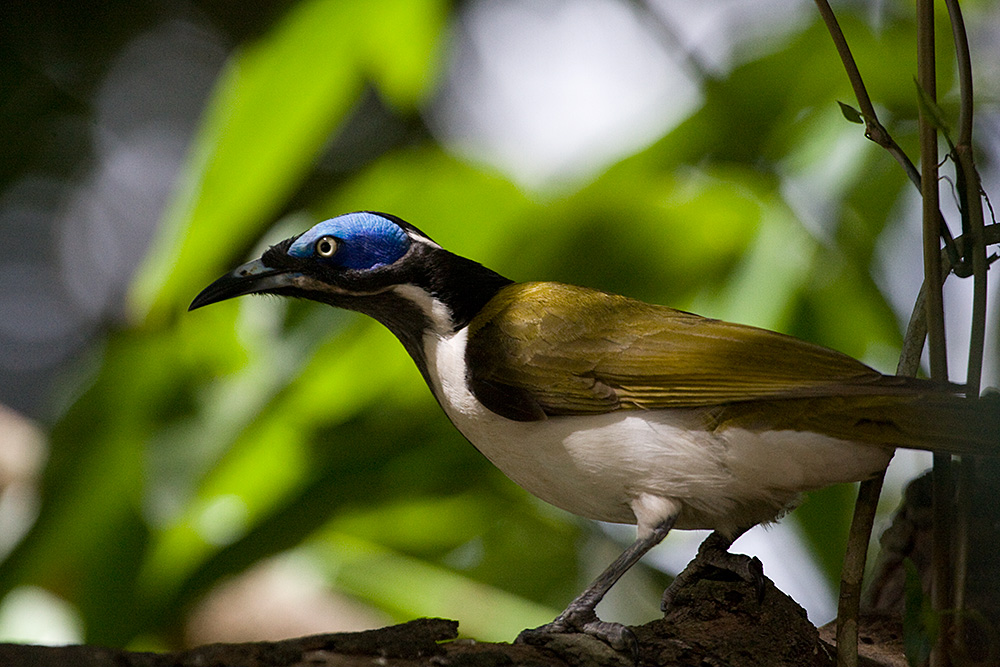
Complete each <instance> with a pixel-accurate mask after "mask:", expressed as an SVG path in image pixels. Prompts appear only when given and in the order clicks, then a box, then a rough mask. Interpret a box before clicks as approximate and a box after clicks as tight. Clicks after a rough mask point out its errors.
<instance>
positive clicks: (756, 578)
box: [660, 533, 766, 612]
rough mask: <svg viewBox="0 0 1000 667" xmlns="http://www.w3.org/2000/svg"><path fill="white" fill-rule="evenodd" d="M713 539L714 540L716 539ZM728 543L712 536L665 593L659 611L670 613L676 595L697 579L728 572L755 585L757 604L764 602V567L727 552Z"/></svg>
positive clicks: (749, 559) (754, 558) (703, 543)
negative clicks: (714, 573) (715, 573)
mask: <svg viewBox="0 0 1000 667" xmlns="http://www.w3.org/2000/svg"><path fill="white" fill-rule="evenodd" d="M713 538H714V539H713ZM728 547H729V542H728V540H724V539H722V538H721V537H720V536H718V535H717V534H716V533H713V534H712V535H709V536H708V537H707V538H706V539H705V541H704V542H702V544H701V546H700V547H699V548H698V555H697V556H695V557H694V560H692V561H691V562H690V563H688V564H687V567H685V568H684V570H683V571H682V572H681V573H680V574H678V575H677V578H675V579H674V580H673V582H671V584H670V585H669V586H668V587H667V590H665V591H663V598H662V600H661V601H660V610H661V611H664V612H666V611H668V610H669V609H670V607H671V605H672V604H673V602H674V598H675V597H676V596H677V592H678V591H680V589H682V588H683V587H685V586H687V585H688V584H690V583H692V582H693V581H696V580H698V579H703V578H706V577H708V576H709V575H711V574H712V573H713V571H722V572H729V573H731V574H734V575H736V576H737V577H739V578H740V579H742V580H743V581H745V582H747V583H748V584H753V587H754V590H755V591H756V592H757V602H758V603H761V602H763V601H764V590H765V585H766V583H765V579H764V565H763V564H762V563H761V562H760V559H759V558H757V557H756V556H754V557H752V558H751V557H750V556H747V555H745V554H733V553H729V551H728V550H727V549H728Z"/></svg>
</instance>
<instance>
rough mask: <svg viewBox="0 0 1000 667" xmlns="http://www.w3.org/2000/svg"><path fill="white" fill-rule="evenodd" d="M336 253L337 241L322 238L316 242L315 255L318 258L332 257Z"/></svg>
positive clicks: (326, 237)
mask: <svg viewBox="0 0 1000 667" xmlns="http://www.w3.org/2000/svg"><path fill="white" fill-rule="evenodd" d="M336 252H337V239H335V238H333V237H332V236H324V237H323V238H321V239H319V240H318V241H316V254H317V255H319V256H320V257H333V255H334V253H336Z"/></svg>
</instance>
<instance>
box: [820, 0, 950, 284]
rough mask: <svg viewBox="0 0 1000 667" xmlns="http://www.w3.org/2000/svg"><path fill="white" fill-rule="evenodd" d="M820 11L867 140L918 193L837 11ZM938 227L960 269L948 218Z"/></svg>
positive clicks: (915, 176) (823, 3) (823, 6)
mask: <svg viewBox="0 0 1000 667" xmlns="http://www.w3.org/2000/svg"><path fill="white" fill-rule="evenodd" d="M815 2H816V7H817V8H818V9H819V13H820V16H822V17H823V22H824V23H825V24H826V28H827V30H828V31H829V32H830V38H831V39H832V40H833V43H834V46H836V47H837V53H838V54H839V55H840V60H841V62H842V63H843V65H844V70H845V71H846V72H847V78H848V80H850V82H851V87H852V88H853V89H854V97H855V99H856V100H857V101H858V106H859V107H861V117H862V119H863V120H864V121H865V137H867V138H868V139H870V140H871V141H873V142H875V143H876V144H878V145H879V146H881V147H882V148H884V149H886V150H887V151H888V152H889V155H891V156H892V157H893V159H894V160H896V162H897V163H898V164H899V166H900V167H902V168H903V171H904V172H906V177H907V178H909V179H910V182H911V183H913V185H914V187H916V188H917V190H921V189H922V186H921V176H920V171H919V170H918V169H917V168H916V166H915V165H914V164H913V161H912V160H911V159H910V157H909V156H908V155H907V154H906V153H905V152H904V151H903V149H902V148H901V147H900V146H899V144H897V143H896V140H895V139H893V138H892V135H890V134H889V131H888V130H887V129H885V126H884V125H882V123H881V122H880V121H879V119H878V114H877V113H876V112H875V105H873V104H872V100H871V97H870V96H869V95H868V89H867V88H866V87H865V82H864V79H862V78H861V72H860V71H859V70H858V65H857V63H856V62H855V61H854V55H853V54H852V53H851V48H850V47H849V46H848V45H847V38H846V37H845V36H844V31H843V30H841V28H840V22H838V21H837V16H836V15H835V14H834V13H833V9H832V8H831V7H830V3H829V2H828V1H827V0H815ZM937 220H938V226H939V229H940V233H941V237H942V238H943V239H944V242H945V247H947V248H948V249H949V252H950V253H952V263H953V264H955V265H956V266H959V264H960V263H959V258H960V255H959V253H958V251H957V249H956V248H955V242H954V240H953V239H952V237H951V231H950V230H949V229H948V225H947V224H946V223H945V221H944V216H943V215H941V212H940V211H938V214H937Z"/></svg>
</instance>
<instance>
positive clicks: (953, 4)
mask: <svg viewBox="0 0 1000 667" xmlns="http://www.w3.org/2000/svg"><path fill="white" fill-rule="evenodd" d="M945 5H946V6H947V8H948V16H949V18H950V20H951V28H952V34H953V39H954V42H955V60H956V63H957V67H958V80H959V99H960V106H959V116H958V143H957V144H956V146H955V162H956V165H957V179H956V180H957V186H958V187H957V189H958V196H959V199H960V201H961V210H962V230H963V236H966V237H967V239H966V243H965V247H964V251H965V257H966V259H967V260H969V259H971V263H972V277H973V293H972V324H971V332H970V335H969V363H968V370H967V374H966V392H967V394H968V396H969V397H970V398H976V397H978V395H979V389H980V385H981V384H982V371H983V352H984V347H985V344H986V295H987V290H986V273H987V270H988V268H989V267H988V265H987V260H986V239H985V229H984V224H983V206H982V199H981V197H980V181H979V173H978V171H977V170H976V165H975V161H974V158H973V149H972V121H973V112H974V97H973V89H972V85H973V77H972V57H971V54H970V52H969V40H968V34H967V32H966V29H965V20H964V19H963V17H962V10H961V7H959V4H958V2H957V0H945ZM975 474H976V470H975V460H974V459H973V458H972V457H963V459H962V462H961V467H960V468H959V481H958V499H957V505H958V508H957V510H958V517H957V519H958V520H957V522H956V526H955V533H956V534H955V542H956V544H955V571H954V579H953V582H952V586H953V589H954V595H953V600H954V607H955V610H956V612H957V613H956V614H955V642H956V643H957V644H958V645H959V646H961V647H963V648H964V642H965V614H964V613H963V611H964V609H965V587H966V583H967V578H968V560H969V524H970V521H971V513H972V488H973V485H974V484H975ZM962 652H963V653H967V652H966V651H964V650H963V651H962Z"/></svg>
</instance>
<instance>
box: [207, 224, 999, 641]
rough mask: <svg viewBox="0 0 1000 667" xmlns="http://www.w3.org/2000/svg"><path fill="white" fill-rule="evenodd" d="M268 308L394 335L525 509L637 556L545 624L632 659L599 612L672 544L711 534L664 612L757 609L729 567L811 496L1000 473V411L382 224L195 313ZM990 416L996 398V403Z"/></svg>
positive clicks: (326, 236)
mask: <svg viewBox="0 0 1000 667" xmlns="http://www.w3.org/2000/svg"><path fill="white" fill-rule="evenodd" d="M247 294H272V295H279V296H285V297H297V298H304V299H309V300H312V301H317V302H320V303H323V304H327V305H329V306H333V307H336V308H342V309H347V310H352V311H357V312H360V313H364V314H366V315H369V316H371V317H372V318H374V319H375V320H377V321H379V322H380V323H382V324H383V325H385V326H386V327H387V328H388V329H389V330H390V331H391V332H392V333H393V334H394V335H395V336H396V337H397V338H398V339H399V341H400V342H401V343H402V345H403V347H404V348H405V350H406V351H407V352H408V353H409V355H410V357H412V359H413V361H414V362H415V364H416V366H417V368H418V370H419V372H420V373H421V375H422V376H423V378H424V380H425V381H426V383H427V385H428V387H429V388H430V390H431V392H432V394H433V395H434V397H435V398H436V399H437V402H438V403H439V404H440V406H441V408H442V409H443V411H444V413H445V415H446V416H447V417H448V419H449V420H450V421H451V422H452V423H453V424H454V426H455V427H456V428H457V429H458V430H459V431H460V432H461V433H462V434H463V435H464V436H465V438H466V439H467V440H468V441H469V442H471V443H472V445H473V446H475V447H476V449H478V450H479V451H480V452H481V453H482V454H483V455H484V456H485V457H486V458H487V459H489V460H490V461H491V462H492V463H493V464H494V465H495V466H496V467H498V468H499V469H500V470H501V471H503V472H504V473H505V474H506V475H507V476H508V477H509V478H510V479H512V480H513V481H514V482H516V483H517V484H519V485H520V486H522V487H523V488H524V489H526V490H527V491H529V492H530V493H532V494H534V495H535V496H537V497H539V498H541V499H542V500H544V501H546V502H548V503H551V504H552V505H555V506H557V507H560V508H562V509H564V510H567V511H569V512H571V513H573V514H577V515H580V516H583V517H586V518H589V519H595V520H599V521H606V522H614V523H624V524H635V525H636V531H637V532H636V539H635V541H634V542H633V543H632V544H631V545H630V546H629V547H628V548H627V549H626V550H625V551H624V552H623V553H622V554H621V556H619V557H618V558H617V559H616V560H615V561H614V562H613V563H611V564H610V565H609V566H608V567H607V569H605V570H604V571H603V572H602V573H601V574H600V575H599V576H598V577H597V578H596V579H595V580H594V581H593V583H591V584H590V585H589V586H587V588H586V589H584V591H583V592H582V593H581V594H580V595H578V596H577V597H576V598H575V599H574V600H573V601H572V602H570V603H569V605H568V606H567V607H566V609H565V610H564V611H563V612H562V613H561V614H560V615H559V616H557V617H556V618H555V620H553V621H552V622H551V623H548V624H546V625H543V626H541V627H540V628H535V629H532V630H526V631H525V633H522V636H521V637H519V639H527V640H531V639H532V638H533V637H538V636H545V635H551V634H553V633H571V632H582V633H586V634H590V635H593V636H595V637H597V638H599V639H601V640H603V641H605V642H606V643H608V644H609V645H610V646H612V647H613V648H615V649H617V650H626V649H629V648H631V649H632V650H633V652H634V651H635V650H636V647H635V637H634V635H633V634H632V633H631V631H630V630H629V629H628V628H626V627H625V626H624V625H621V624H619V623H614V622H608V621H602V620H601V619H600V618H598V616H597V613H596V611H595V607H596V606H597V604H598V602H600V600H601V599H602V598H603V597H604V595H605V594H606V593H607V591H608V590H609V589H610V588H611V587H612V586H613V585H614V584H615V582H617V581H618V579H619V578H620V577H621V576H622V575H623V574H624V573H625V572H626V571H627V570H628V569H629V568H630V567H632V566H633V565H635V563H637V562H638V561H639V560H640V559H641V558H642V556H643V555H644V554H646V553H647V552H648V551H649V550H650V549H651V548H653V547H654V546H655V545H657V544H659V543H660V542H661V541H662V540H663V539H664V538H665V537H666V535H667V534H668V533H669V532H670V531H671V530H674V529H678V530H686V529H708V530H711V531H712V533H711V534H710V535H709V536H708V538H707V539H706V540H705V541H704V543H703V544H702V546H701V548H699V550H698V555H697V556H696V558H695V560H694V561H692V563H691V564H690V565H689V566H688V567H687V568H685V570H684V571H683V572H682V573H681V574H680V575H679V576H678V577H677V579H676V580H675V581H674V582H673V583H672V584H671V586H670V587H669V588H668V589H667V590H666V591H665V592H664V597H663V600H662V606H663V607H664V609H666V607H667V606H669V604H670V602H671V600H672V599H673V596H674V595H675V594H676V591H677V589H678V586H680V585H684V584H685V583H686V582H688V581H690V580H691V579H692V578H696V577H697V576H700V575H701V574H702V573H703V572H704V571H705V570H706V569H708V568H710V567H719V568H723V569H729V570H731V571H733V572H736V573H737V574H739V575H740V576H741V577H742V578H744V579H746V580H747V581H749V582H751V583H753V584H754V585H755V586H756V587H757V588H758V593H759V594H761V592H762V590H763V588H762V587H763V570H762V564H761V562H760V561H759V560H758V559H756V558H748V557H747V556H744V555H741V554H733V553H730V552H729V547H730V546H731V545H732V543H733V541H734V540H735V539H736V538H737V537H739V536H740V535H741V534H742V533H744V532H745V531H746V530H748V529H749V528H751V527H753V526H755V525H757V524H767V523H770V522H773V521H776V520H777V519H779V518H780V517H781V516H782V515H783V514H784V513H785V512H786V511H788V510H789V509H790V508H792V507H794V505H795V504H796V503H797V502H798V500H799V498H800V496H801V494H802V493H803V492H805V491H810V490H814V489H818V488H822V487H825V486H829V485H832V484H836V483H841V482H855V481H860V480H864V479H868V478H870V477H872V476H874V475H876V474H878V473H879V472H880V471H881V470H883V469H884V468H885V467H886V465H887V464H888V462H889V460H890V458H891V457H892V455H893V451H894V450H895V448H897V447H903V448H914V449H923V450H930V451H941V452H951V453H954V454H973V455H977V454H996V453H998V451H1000V401H995V400H993V401H988V400H986V399H968V398H965V397H964V396H962V395H961V392H962V390H963V388H962V386H961V385H956V384H949V383H938V382H932V381H929V380H921V379H916V378H909V377H898V376H894V375H883V374H882V373H880V372H878V371H876V370H874V369H872V368H870V367H869V366H867V365H865V364H863V363H862V362H860V361H858V360H856V359H854V358H853V357H850V356H848V355H846V354H842V353H840V352H837V351H834V350H831V349H828V348H825V347H822V346H819V345H815V344H813V343H809V342H806V341H803V340H800V339H797V338H794V337H792V336H788V335H785V334H782V333H777V332H773V331H769V330H766V329H760V328H755V327H751V326H747V325H741V324H734V323H729V322H724V321H720V320H716V319H711V318H706V317H701V316H699V315H695V314H692V313H688V312H685V311H682V310H675V309H673V308H669V307H667V306H661V305H654V304H649V303H645V302H642V301H639V300H636V299H632V298H629V297H626V296H621V295H616V294H612V293H608V292H604V291H600V290H596V289H591V288H587V287H578V286H574V285H569V284H564V283H558V282H515V281H513V280H510V279H508V278H506V277H504V276H502V275H500V274H499V273H496V272H495V271H492V270H491V269H488V268H486V267H484V266H482V265H481V264H479V263H477V262H475V261H473V260H470V259H467V258H465V257H462V256H460V255H457V254H454V253H451V252H449V251H448V250H446V249H444V248H443V247H442V246H440V245H438V244H437V243H436V242H435V241H433V240H432V239H431V238H430V237H429V236H428V235H427V234H425V233H423V232H422V231H420V230H419V229H418V228H417V227H415V226H414V225H412V224H410V223H408V222H406V221H404V220H402V219H401V218H399V217H396V216H394V215H391V214H388V213H380V212H374V211H359V212H354V213H348V214H344V215H340V216H337V217H334V218H331V219H329V220H324V221H322V222H320V223H318V224H316V225H315V226H313V227H312V228H311V229H309V230H307V231H305V232H303V233H301V234H299V235H296V236H292V237H291V238H288V239H286V240H284V241H282V242H280V243H278V244H276V245H273V246H271V247H270V248H268V249H267V250H266V251H265V252H264V253H263V254H262V255H261V256H260V257H259V258H258V259H254V260H252V261H250V262H248V263H246V264H243V265H242V266H239V267H237V268H236V269H235V270H233V271H232V272H230V273H228V274H226V275H223V276H222V277H220V278H219V279H218V280H216V281H215V282H213V283H211V284H210V285H208V287H206V288H205V289H204V290H203V291H202V292H201V293H200V294H198V295H197V296H196V297H195V299H194V300H193V301H192V303H191V305H190V307H189V310H195V309H197V308H201V307H203V306H206V305H209V304H212V303H216V302H219V301H223V300H226V299H231V298H234V297H237V296H242V295H247ZM994 398H995V397H994Z"/></svg>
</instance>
